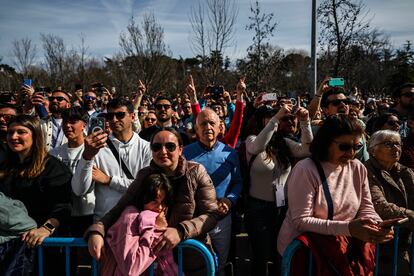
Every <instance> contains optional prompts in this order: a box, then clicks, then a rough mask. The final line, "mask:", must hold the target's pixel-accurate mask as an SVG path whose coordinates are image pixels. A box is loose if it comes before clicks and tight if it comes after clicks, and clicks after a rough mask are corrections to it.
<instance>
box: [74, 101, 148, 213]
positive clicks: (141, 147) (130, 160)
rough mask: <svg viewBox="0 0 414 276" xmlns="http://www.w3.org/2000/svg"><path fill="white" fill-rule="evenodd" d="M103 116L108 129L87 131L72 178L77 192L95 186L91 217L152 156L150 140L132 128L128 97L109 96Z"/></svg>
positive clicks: (113, 199) (112, 203)
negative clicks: (108, 132)
mask: <svg viewBox="0 0 414 276" xmlns="http://www.w3.org/2000/svg"><path fill="white" fill-rule="evenodd" d="M105 118H106V121H107V122H108V123H109V126H110V128H111V130H112V133H111V134H109V135H108V134H107V133H106V132H104V131H102V130H98V131H95V132H93V133H90V134H88V136H87V137H86V138H85V143H84V144H85V146H84V151H83V153H82V157H81V158H80V160H79V163H78V167H77V168H76V171H75V174H74V175H73V178H72V189H73V192H74V193H75V194H76V195H77V196H83V195H86V194H87V193H89V192H90V191H91V190H93V189H95V196H96V199H95V209H94V219H95V220H98V219H100V218H102V217H103V216H104V215H105V214H106V213H107V212H108V211H109V210H110V209H111V208H112V207H114V206H115V204H116V203H117V202H118V200H119V199H120V198H121V196H122V195H123V194H124V193H125V192H126V190H127V189H128V187H129V185H130V184H131V183H132V181H133V180H134V178H135V176H136V175H137V173H138V171H139V170H140V169H142V168H144V167H146V166H148V165H149V164H150V161H151V159H152V154H151V149H150V144H149V143H148V142H147V141H144V140H143V139H141V138H140V137H139V136H138V134H137V133H136V132H134V131H133V130H132V124H133V122H134V119H135V113H134V107H133V106H132V103H131V101H127V100H126V99H124V98H116V99H112V100H110V101H109V102H108V113H105ZM93 183H95V184H94V187H93Z"/></svg>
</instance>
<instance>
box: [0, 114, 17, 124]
mask: <svg viewBox="0 0 414 276" xmlns="http://www.w3.org/2000/svg"><path fill="white" fill-rule="evenodd" d="M14 117H16V116H15V115H11V114H0V118H3V119H4V120H5V121H6V122H9V121H10V120H11V119H13V118H14Z"/></svg>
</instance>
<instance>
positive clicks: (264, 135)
mask: <svg viewBox="0 0 414 276" xmlns="http://www.w3.org/2000/svg"><path fill="white" fill-rule="evenodd" d="M291 110H292V107H291V106H290V105H287V104H285V105H283V106H281V108H280V109H279V111H278V112H277V113H276V111H275V110H273V109H272V108H270V107H266V106H263V107H260V108H259V109H258V110H257V111H256V115H255V119H256V124H257V127H258V134H257V136H256V135H251V136H249V137H247V139H246V153H247V160H248V162H249V169H250V187H249V188H248V197H247V205H246V210H245V219H246V226H247V232H248V234H249V241H250V243H251V246H252V249H253V254H252V275H266V266H267V263H268V261H273V262H274V264H275V266H277V265H278V261H279V256H277V252H276V250H275V248H276V238H277V233H278V232H279V229H280V226H281V224H282V222H283V219H284V217H285V213H286V209H287V197H286V195H285V183H286V180H287V177H288V175H289V172H290V169H291V166H292V165H293V162H294V158H303V157H306V156H307V155H309V145H310V143H311V141H312V137H313V136H312V132H311V128H310V120H309V114H308V112H307V110H306V109H304V108H300V109H298V111H297V113H296V114H292V113H291ZM296 116H298V117H299V120H300V125H301V130H302V136H301V141H299V142H298V141H295V140H293V139H291V138H288V136H291V135H292V131H294V130H296V126H297V125H296V124H297V117H296ZM275 271H277V268H276V269H275ZM271 274H273V273H271V272H270V271H269V275H271Z"/></svg>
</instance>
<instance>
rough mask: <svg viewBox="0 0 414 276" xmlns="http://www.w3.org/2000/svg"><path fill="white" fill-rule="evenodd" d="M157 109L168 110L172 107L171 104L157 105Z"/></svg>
mask: <svg viewBox="0 0 414 276" xmlns="http://www.w3.org/2000/svg"><path fill="white" fill-rule="evenodd" d="M155 108H156V109H157V110H162V109H165V110H168V109H170V108H171V105H170V104H156V105H155Z"/></svg>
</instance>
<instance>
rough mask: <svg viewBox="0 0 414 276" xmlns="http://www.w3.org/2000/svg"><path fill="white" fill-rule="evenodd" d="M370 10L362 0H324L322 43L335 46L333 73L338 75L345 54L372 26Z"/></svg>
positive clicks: (321, 10)
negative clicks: (369, 15)
mask: <svg viewBox="0 0 414 276" xmlns="http://www.w3.org/2000/svg"><path fill="white" fill-rule="evenodd" d="M367 16H368V10H367V9H366V6H365V4H364V3H363V2H362V0H323V1H322V2H321V4H320V6H319V8H318V17H319V19H318V21H319V22H320V24H321V32H320V43H321V44H322V46H325V47H329V46H334V48H335V50H334V51H335V52H334V54H335V61H334V68H333V69H334V70H333V74H334V75H338V74H339V73H340V68H341V65H342V62H343V56H344V54H345V53H346V51H347V50H348V49H349V48H350V46H351V45H354V44H356V43H357V41H358V40H359V38H360V36H361V35H363V34H365V33H366V32H367V31H368V30H369V28H370V21H371V20H369V19H367Z"/></svg>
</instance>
